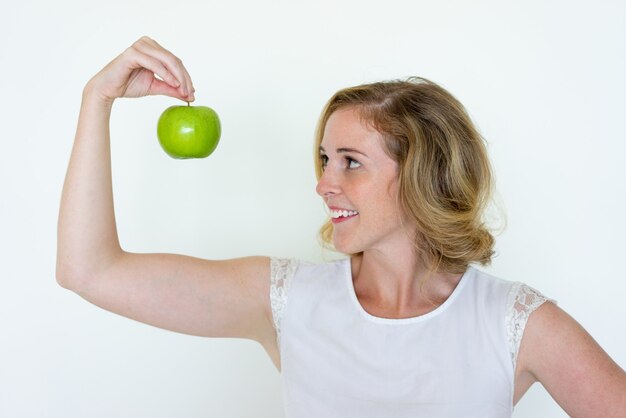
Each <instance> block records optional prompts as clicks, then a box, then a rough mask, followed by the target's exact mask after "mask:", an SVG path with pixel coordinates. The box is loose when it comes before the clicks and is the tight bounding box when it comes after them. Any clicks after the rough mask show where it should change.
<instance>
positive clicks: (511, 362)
mask: <svg viewBox="0 0 626 418" xmlns="http://www.w3.org/2000/svg"><path fill="white" fill-rule="evenodd" d="M270 289H271V290H270V292H271V293H270V299H271V304H272V313H273V316H274V325H275V327H276V330H277V335H278V347H279V351H280V356H281V365H282V381H283V391H284V393H283V396H284V400H285V416H286V418H322V417H323V418H333V417H337V418H351V417H355V418H357V417H358V418H381V417H394V418H408V417H411V418H422V417H428V418H452V417H454V418H458V417H464V418H472V417H476V418H504V417H507V418H510V417H511V414H512V412H513V383H514V370H515V362H516V359H517V352H518V349H519V344H520V341H521V338H522V335H523V332H524V326H525V324H526V321H527V320H528V317H529V315H530V314H531V313H532V312H533V311H534V310H535V309H536V308H538V307H539V306H540V305H541V304H542V303H543V302H545V301H546V300H547V299H546V298H545V297H544V296H543V295H541V294H540V293H539V292H537V291H536V290H535V289H532V288H531V287H529V286H526V285H524V284H522V283H513V282H508V281H504V280H501V279H499V278H496V277H493V276H491V275H488V274H486V273H484V272H481V271H479V270H477V269H476V268H474V267H470V268H468V269H467V271H466V272H465V273H464V274H463V276H462V278H461V280H460V282H459V284H458V285H457V287H456V288H455V289H454V291H453V292H452V294H451V295H450V297H449V298H448V299H447V300H446V301H445V302H444V303H443V304H442V305H440V306H439V307H438V308H437V309H435V310H433V311H431V312H429V313H427V314H425V315H421V316H417V317H413V318H404V319H389V318H379V317H376V316H373V315H370V314H369V313H367V312H366V311H365V310H364V309H363V307H362V306H361V305H360V303H359V301H358V299H357V297H356V293H355V291H354V286H353V283H352V273H351V266H350V260H349V259H345V260H340V261H336V262H331V263H326V264H309V263H304V262H300V261H296V260H291V259H278V258H272V260H271V288H270Z"/></svg>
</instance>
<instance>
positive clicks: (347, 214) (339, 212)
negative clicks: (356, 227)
mask: <svg viewBox="0 0 626 418" xmlns="http://www.w3.org/2000/svg"><path fill="white" fill-rule="evenodd" d="M329 209H330V218H331V221H332V222H333V223H334V224H336V223H339V222H345V221H347V220H349V219H352V218H354V217H356V216H358V215H359V212H358V211H356V210H352V209H346V208H339V207H330V208H329Z"/></svg>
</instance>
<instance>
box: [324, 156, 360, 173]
mask: <svg viewBox="0 0 626 418" xmlns="http://www.w3.org/2000/svg"><path fill="white" fill-rule="evenodd" d="M345 159H346V162H347V163H348V169H349V170H354V169H355V168H359V167H361V163H360V162H358V161H357V160H355V159H354V158H350V157H345ZM320 160H321V162H322V170H324V169H325V168H326V166H327V165H328V155H323V154H322V155H320ZM352 163H356V164H358V166H356V167H352Z"/></svg>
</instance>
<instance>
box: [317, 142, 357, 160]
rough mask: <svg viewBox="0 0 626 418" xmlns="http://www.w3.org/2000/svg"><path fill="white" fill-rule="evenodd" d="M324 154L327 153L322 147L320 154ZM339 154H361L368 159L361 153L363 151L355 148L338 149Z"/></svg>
mask: <svg viewBox="0 0 626 418" xmlns="http://www.w3.org/2000/svg"><path fill="white" fill-rule="evenodd" d="M322 152H323V153H326V150H325V149H324V147H323V146H321V145H320V153H322ZM337 152H339V153H342V152H355V153H357V154H361V155H364V156H366V157H367V154H366V153H364V152H361V151H359V150H357V149H354V148H345V147H344V148H337ZM367 158H369V157H367Z"/></svg>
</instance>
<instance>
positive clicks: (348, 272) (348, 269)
mask: <svg viewBox="0 0 626 418" xmlns="http://www.w3.org/2000/svg"><path fill="white" fill-rule="evenodd" d="M343 265H344V277H345V279H346V284H347V286H348V293H350V299H351V300H352V302H353V303H354V305H355V307H356V309H357V311H358V312H359V314H360V315H361V316H363V317H364V318H366V319H368V320H370V321H372V322H375V323H379V324H394V325H401V324H413V323H416V322H422V321H425V320H428V319H430V318H432V317H434V316H437V315H439V314H440V313H442V312H444V311H445V310H446V309H448V307H450V305H452V303H453V302H454V301H455V299H457V297H458V296H459V294H460V293H461V291H462V290H463V288H464V287H465V283H466V282H467V281H469V280H470V279H471V277H472V274H471V273H472V271H473V267H472V266H468V267H467V270H465V272H464V273H463V275H462V276H461V279H460V280H459V283H458V284H457V285H456V287H455V288H454V290H453V291H452V293H451V294H450V296H448V298H447V299H446V300H445V301H444V302H443V303H442V304H441V305H439V306H438V307H437V308H435V309H433V310H432V311H430V312H428V313H425V314H423V315H418V316H413V317H410V318H383V317H380V316H375V315H372V314H370V313H369V312H367V311H366V310H365V308H363V306H362V305H361V302H359V298H358V297H357V296H356V291H355V290H354V283H353V281H352V259H351V258H347V259H345V260H344V261H343Z"/></svg>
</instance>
